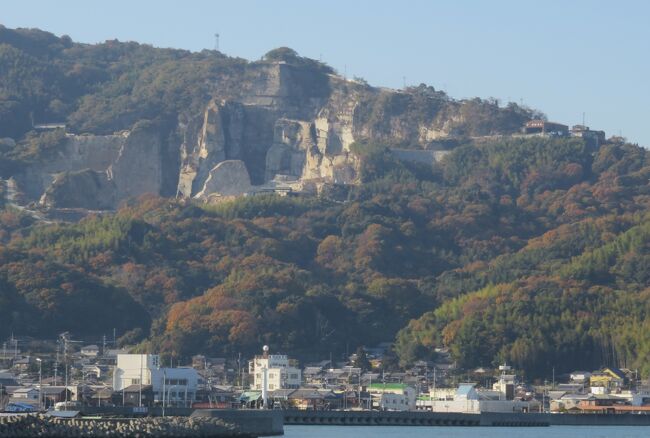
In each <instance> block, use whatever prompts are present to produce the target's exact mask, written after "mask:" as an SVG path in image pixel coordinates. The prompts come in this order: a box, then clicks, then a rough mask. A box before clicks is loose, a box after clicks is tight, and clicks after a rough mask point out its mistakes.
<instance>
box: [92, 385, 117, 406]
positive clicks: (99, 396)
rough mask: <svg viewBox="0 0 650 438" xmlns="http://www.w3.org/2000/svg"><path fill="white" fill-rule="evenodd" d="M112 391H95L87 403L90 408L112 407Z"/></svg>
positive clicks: (101, 389) (106, 389)
mask: <svg viewBox="0 0 650 438" xmlns="http://www.w3.org/2000/svg"><path fill="white" fill-rule="evenodd" d="M112 399H113V390H112V389H110V388H98V389H96V390H95V391H94V392H93V393H92V394H91V395H90V397H89V398H88V399H87V402H88V404H89V405H91V406H113V401H112Z"/></svg>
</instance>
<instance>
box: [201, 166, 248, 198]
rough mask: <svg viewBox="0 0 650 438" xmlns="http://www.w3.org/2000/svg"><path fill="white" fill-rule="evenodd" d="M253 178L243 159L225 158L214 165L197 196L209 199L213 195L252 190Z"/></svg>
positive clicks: (230, 194)
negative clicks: (251, 178)
mask: <svg viewBox="0 0 650 438" xmlns="http://www.w3.org/2000/svg"><path fill="white" fill-rule="evenodd" d="M251 189H252V186H251V180H250V177H249V176H248V170H247V169H246V165H245V164H244V162H243V161H241V160H225V161H222V162H220V163H219V164H217V165H216V166H214V167H213V168H212V169H211V170H210V173H209V175H208V178H207V179H206V180H205V184H204V185H203V189H202V190H201V191H200V192H199V193H198V194H197V195H196V198H199V199H203V200H207V199H208V198H209V197H210V196H211V195H212V196H237V195H243V194H244V193H247V192H249V191H251Z"/></svg>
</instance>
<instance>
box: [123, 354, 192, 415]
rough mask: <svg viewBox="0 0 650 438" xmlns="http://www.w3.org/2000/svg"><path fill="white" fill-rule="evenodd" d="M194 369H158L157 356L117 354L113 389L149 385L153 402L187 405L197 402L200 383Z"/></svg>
mask: <svg viewBox="0 0 650 438" xmlns="http://www.w3.org/2000/svg"><path fill="white" fill-rule="evenodd" d="M199 380H200V377H199V374H198V372H197V371H196V370H195V369H194V368H161V367H160V357H159V356H158V355H157V354H118V355H117V365H116V367H115V371H114V372H113V388H114V390H115V391H122V390H123V389H124V388H128V387H129V386H131V385H143V386H145V385H151V387H152V390H153V395H154V401H155V402H156V403H162V401H163V399H164V400H165V405H167V406H189V405H191V403H192V402H193V401H194V400H196V390H197V387H198V385H199V383H201V382H200V381H199Z"/></svg>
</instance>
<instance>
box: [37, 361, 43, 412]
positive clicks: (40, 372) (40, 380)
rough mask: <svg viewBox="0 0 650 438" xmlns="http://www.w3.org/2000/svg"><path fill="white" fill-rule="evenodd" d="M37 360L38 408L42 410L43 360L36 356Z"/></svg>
mask: <svg viewBox="0 0 650 438" xmlns="http://www.w3.org/2000/svg"><path fill="white" fill-rule="evenodd" d="M36 362H38V410H39V411H42V410H43V361H42V360H41V359H40V358H38V357H37V358H36Z"/></svg>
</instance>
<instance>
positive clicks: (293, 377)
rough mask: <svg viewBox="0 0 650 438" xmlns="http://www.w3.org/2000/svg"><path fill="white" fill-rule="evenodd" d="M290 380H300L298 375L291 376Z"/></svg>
mask: <svg viewBox="0 0 650 438" xmlns="http://www.w3.org/2000/svg"><path fill="white" fill-rule="evenodd" d="M289 378H290V379H293V380H296V379H298V374H289Z"/></svg>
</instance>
